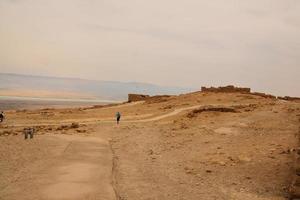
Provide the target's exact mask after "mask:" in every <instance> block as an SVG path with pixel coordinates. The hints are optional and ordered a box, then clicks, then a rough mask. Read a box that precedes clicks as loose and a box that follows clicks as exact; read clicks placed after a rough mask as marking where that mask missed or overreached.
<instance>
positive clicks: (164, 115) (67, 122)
mask: <svg viewBox="0 0 300 200" xmlns="http://www.w3.org/2000/svg"><path fill="white" fill-rule="evenodd" d="M202 106H203V105H196V106H190V107H186V108H178V109H175V110H174V111H172V112H170V113H167V114H163V115H159V116H156V117H151V118H146V119H137V120H122V122H125V123H138V122H152V121H158V120H161V119H164V118H168V117H172V116H174V115H178V114H179V113H181V112H184V111H187V110H192V109H197V108H200V107H202ZM149 115H150V116H151V114H149ZM127 117H129V118H130V117H136V116H127ZM72 122H78V123H80V124H86V125H93V124H97V123H115V120H107V119H104V120H103V119H95V118H92V119H88V120H80V119H74V120H71V119H68V120H65V121H62V122H60V123H57V122H53V123H51V122H50V123H49V122H48V123H35V124H28V123H27V124H17V125H14V127H29V126H49V125H50V126H55V125H68V124H70V123H72Z"/></svg>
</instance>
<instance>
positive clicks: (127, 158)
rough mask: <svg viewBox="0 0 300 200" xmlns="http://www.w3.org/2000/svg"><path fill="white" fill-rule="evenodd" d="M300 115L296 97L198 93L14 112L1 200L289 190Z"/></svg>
mask: <svg viewBox="0 0 300 200" xmlns="http://www.w3.org/2000/svg"><path fill="white" fill-rule="evenodd" d="M212 110H214V111H212ZM117 111H119V112H121V113H122V119H121V124H120V125H116V123H115V121H114V115H115V113H116V112H117ZM299 117H300V103H299V102H291V101H282V100H276V99H266V98H262V97H258V96H254V95H250V94H228V93H227V94H226V93H201V92H196V93H191V94H186V95H180V96H174V97H168V98H156V99H151V100H149V101H145V102H135V103H126V104H121V105H116V106H95V107H90V108H76V109H44V110H33V111H26V110H25V111H24V110H22V111H10V112H8V113H6V121H5V122H4V123H3V124H1V125H0V126H1V128H0V135H2V136H0V144H1V145H0V169H1V170H0V199H1V200H2V199H3V200H15V199H22V200H44V199H45V200H50V199H53V200H63V199H64V200H65V199H69V200H76V199H87V200H95V199H103V200H106V199H107V200H110V199H119V200H156V199H157V200H165V199H166V200H199V199H203V200H214V199H220V200H223V199H224V200H267V199H268V200H283V199H287V197H288V191H287V190H288V187H289V185H290V184H291V180H292V176H293V174H294V164H293V163H294V154H295V153H294V151H293V149H294V148H296V146H297V143H298V138H297V135H298V133H299ZM74 122H76V123H79V126H77V124H76V123H75V124H73V126H71V124H72V123H74ZM24 127H35V128H36V130H37V133H36V135H35V136H34V139H32V140H24V139H23V137H24V136H23V135H22V130H23V128H24Z"/></svg>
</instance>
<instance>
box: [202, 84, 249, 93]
mask: <svg viewBox="0 0 300 200" xmlns="http://www.w3.org/2000/svg"><path fill="white" fill-rule="evenodd" d="M201 91H202V92H225V93H235V92H239V93H250V92H251V89H250V88H241V87H234V86H233V85H228V86H225V87H217V88H216V87H210V88H207V87H201Z"/></svg>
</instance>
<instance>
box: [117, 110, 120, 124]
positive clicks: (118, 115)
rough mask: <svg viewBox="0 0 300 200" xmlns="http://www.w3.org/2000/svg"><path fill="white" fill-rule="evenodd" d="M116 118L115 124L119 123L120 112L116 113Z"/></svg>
mask: <svg viewBox="0 0 300 200" xmlns="http://www.w3.org/2000/svg"><path fill="white" fill-rule="evenodd" d="M116 118H117V124H119V123H120V119H121V113H120V112H117V113H116Z"/></svg>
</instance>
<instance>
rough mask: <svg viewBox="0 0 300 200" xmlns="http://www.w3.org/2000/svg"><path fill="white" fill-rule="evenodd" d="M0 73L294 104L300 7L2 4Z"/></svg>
mask: <svg viewBox="0 0 300 200" xmlns="http://www.w3.org/2000/svg"><path fill="white" fill-rule="evenodd" d="M0 69H1V72H12V73H23V74H24V73H25V74H36V75H48V76H63V77H80V78H86V79H97V80H118V81H130V82H131V81H134V82H148V83H155V84H160V85H172V86H183V87H193V88H200V87H201V86H202V85H205V86H211V85H213V86H219V85H227V84H236V85H240V86H248V87H252V88H253V89H254V90H256V91H263V92H270V93H273V94H280V95H294V96H300V78H299V77H300V1H299V0H243V1H241V0H234V1H233V0H205V1H204V0H185V1H183V0H147V1H146V0H0Z"/></svg>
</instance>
